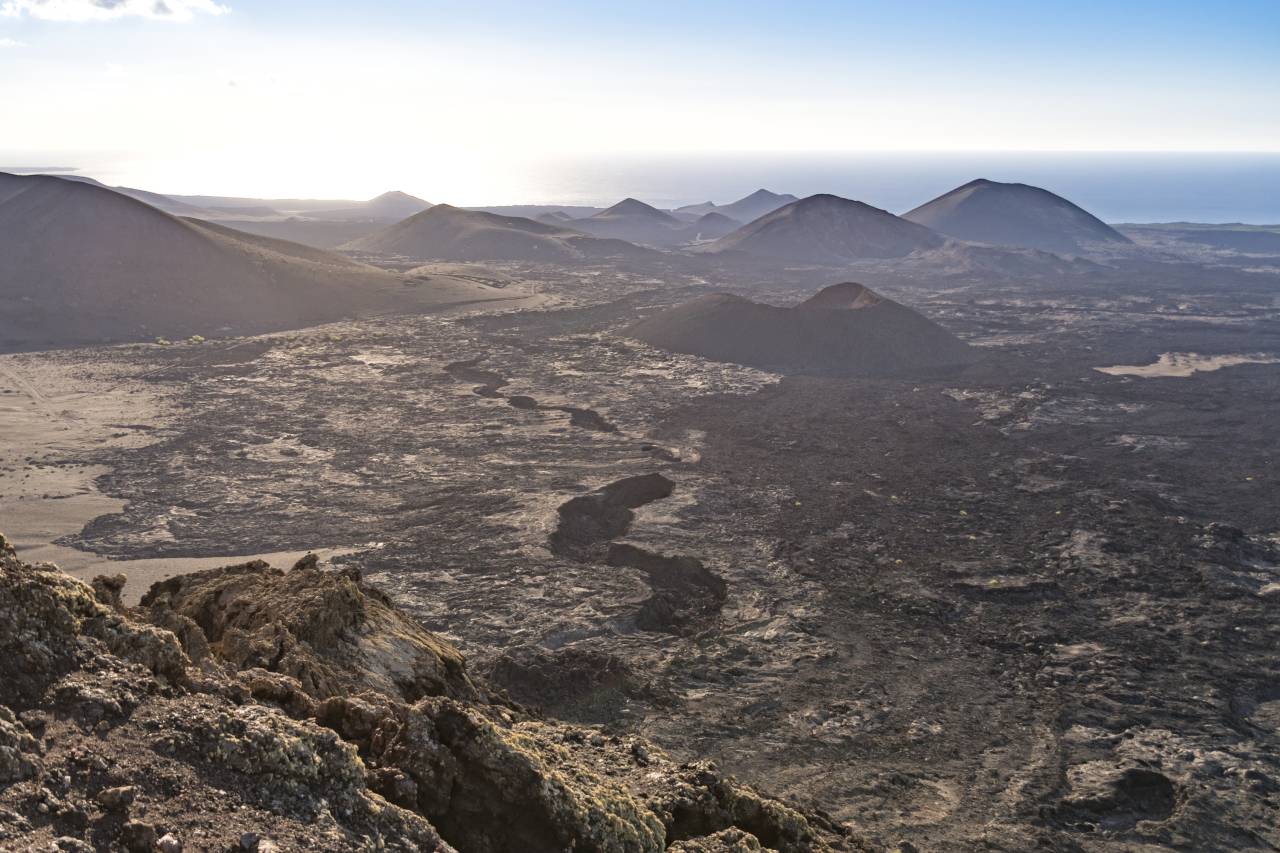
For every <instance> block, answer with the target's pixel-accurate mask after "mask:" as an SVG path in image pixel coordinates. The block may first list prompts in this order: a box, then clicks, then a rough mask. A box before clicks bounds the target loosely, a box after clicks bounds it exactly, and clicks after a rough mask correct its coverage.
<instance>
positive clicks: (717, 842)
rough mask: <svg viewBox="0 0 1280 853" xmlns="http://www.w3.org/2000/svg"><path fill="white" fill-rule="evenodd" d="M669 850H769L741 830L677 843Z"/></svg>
mask: <svg viewBox="0 0 1280 853" xmlns="http://www.w3.org/2000/svg"><path fill="white" fill-rule="evenodd" d="M667 850H668V851H673V853H676V852H677V851H678V853H760V852H761V851H765V853H768V851H767V848H764V847H761V846H760V839H758V838H756V837H755V836H754V835H752V834H751V833H749V832H743V831H742V830H741V829H725V830H721V831H720V832H717V833H716V834H715V835H708V836H706V837H705V838H695V839H693V840H691V841H677V842H676V843H675V844H672V845H671V846H670V847H668V848H667Z"/></svg>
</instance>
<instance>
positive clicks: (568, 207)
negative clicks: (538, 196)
mask: <svg viewBox="0 0 1280 853" xmlns="http://www.w3.org/2000/svg"><path fill="white" fill-rule="evenodd" d="M603 209H604V208H600V207H584V206H582V205H574V204H499V205H492V206H489V207H468V208H467V210H480V211H484V212H485V213H496V214H498V215H499V216H523V217H524V218H525V219H537V218H538V217H539V216H541V215H542V214H544V213H550V214H552V215H558V214H564V215H565V216H566V217H568V218H569V219H581V218H583V217H584V216H591V215H593V214H596V213H599V212H601V211H602V210H603Z"/></svg>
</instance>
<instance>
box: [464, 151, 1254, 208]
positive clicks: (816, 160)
mask: <svg viewBox="0 0 1280 853" xmlns="http://www.w3.org/2000/svg"><path fill="white" fill-rule="evenodd" d="M522 177H524V178H525V179H526V180H527V186H525V187H524V188H522V190H523V191H522V192H521V193H520V195H521V196H522V198H517V199H513V200H512V201H511V202H503V201H499V200H485V201H482V202H480V201H478V202H474V203H484V204H500V203H557V204H587V205H608V204H612V203H613V202H615V201H617V200H619V199H621V198H624V197H626V196H634V197H635V198H639V199H641V200H643V201H646V202H649V203H650V204H653V205H656V206H658V207H664V208H670V207H678V206H680V205H683V204H696V203H698V202H703V201H715V202H717V203H721V204H723V203H725V202H729V201H733V200H735V199H737V198H740V197H742V196H744V195H746V194H748V193H750V192H752V191H754V190H756V189H759V188H761V187H764V188H766V189H770V190H773V191H774V192H780V193H792V194H794V195H798V196H802V197H803V196H806V195H811V194H813V193H821V192H826V193H834V194H836V195H841V196H845V197H846V198H853V199H858V200H859V201H864V202H866V203H868V204H872V205H875V206H876V207H881V208H884V209H886V210H889V211H891V212H893V213H905V212H906V211H908V210H910V209H911V208H913V207H915V206H917V205H919V204H923V203H924V202H926V201H928V200H929V199H931V198H934V197H935V196H938V195H941V194H942V193H944V192H946V191H947V190H950V189H953V188H955V187H957V186H959V185H961V184H964V183H967V182H968V181H971V180H973V179H974V178H990V179H991V180H996V181H1017V182H1021V183H1027V184H1033V185H1035V186H1039V187H1043V188H1045V189H1048V190H1051V191H1053V192H1055V193H1057V194H1059V195H1061V196H1064V197H1066V198H1068V199H1070V200H1071V201H1073V202H1075V203H1076V204H1079V205H1080V206H1081V207H1084V208H1085V209H1086V210H1089V211H1090V212H1092V213H1093V214H1095V215H1097V216H1099V217H1101V218H1102V219H1104V220H1106V221H1107V222H1179V221H1186V222H1244V223H1251V224H1276V223H1280V153H1277V154H1273V153H1264V154H1252V153H1249V154H1199V153H1197V154H1182V153H1178V154H1172V153H1169V154H1165V153H1096V154H1095V153H1044V154H1040V153H1035V154H1030V153H1012V154H1010V153H990V154H987V153H977V154H971V153H954V154H935V153H914V152H913V153H883V154H826V153H823V154H809V155H796V154H779V155H768V154H750V155H747V154H725V155H716V156H696V157H690V156H673V155H654V156H645V157H640V156H633V155H629V156H626V157H611V158H607V159H604V158H565V159H562V160H559V161H555V162H548V163H544V164H541V165H535V166H532V167H530V168H529V169H528V170H526V172H525V173H524V174H523V175H522Z"/></svg>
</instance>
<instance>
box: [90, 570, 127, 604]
mask: <svg viewBox="0 0 1280 853" xmlns="http://www.w3.org/2000/svg"><path fill="white" fill-rule="evenodd" d="M127 580H128V578H127V577H126V576H125V575H123V574H120V573H117V574H114V575H98V576H97V577H96V578H94V579H93V583H92V584H91V585H92V586H93V594H94V595H95V596H97V598H98V601H99V603H101V604H105V605H106V606H107V607H110V608H111V609H112V610H123V609H124V603H123V602H122V601H121V600H120V596H121V594H122V593H123V592H124V585H125V582H126V581H127Z"/></svg>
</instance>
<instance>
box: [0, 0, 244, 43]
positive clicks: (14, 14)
mask: <svg viewBox="0 0 1280 853" xmlns="http://www.w3.org/2000/svg"><path fill="white" fill-rule="evenodd" d="M227 11H229V10H228V9H227V7H226V6H223V5H222V4H220V3H218V2H216V1H215V0H0V15H6V16H8V17H11V18H19V17H22V16H24V15H26V16H30V17H32V18H40V19H42V20H46V21H105V20H110V19H111V18H124V17H136V18H156V19H159V20H169V21H188V20H190V19H191V18H193V17H195V16H196V15H198V14H207V15H221V14H222V13H224V12H227ZM0 45H3V41H0Z"/></svg>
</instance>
